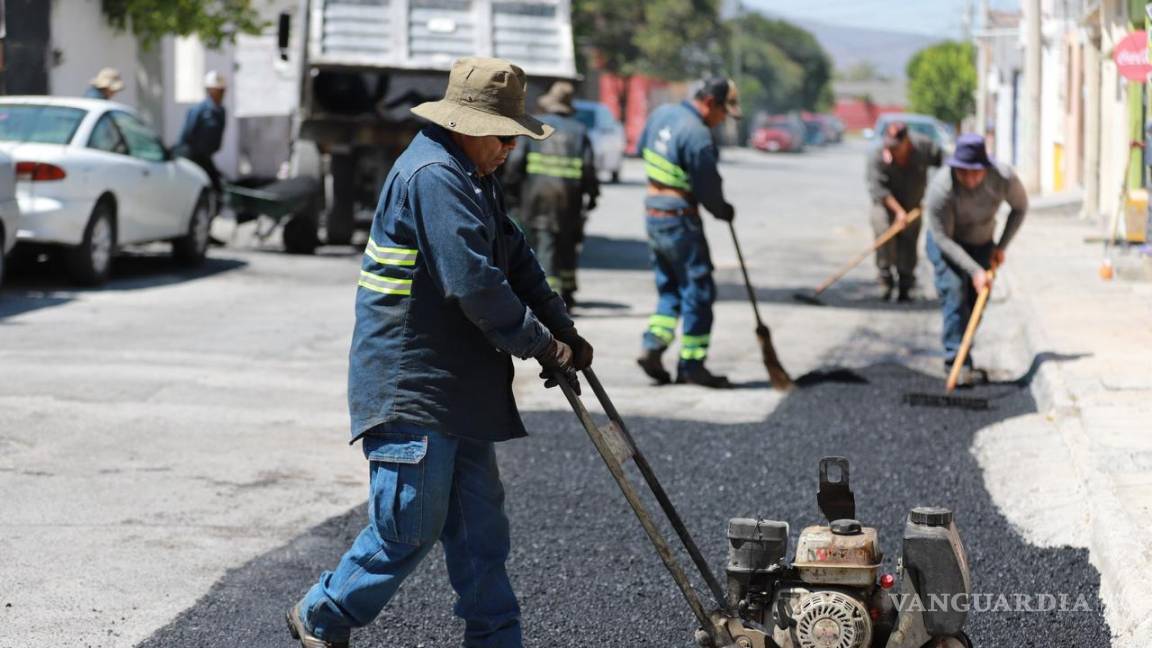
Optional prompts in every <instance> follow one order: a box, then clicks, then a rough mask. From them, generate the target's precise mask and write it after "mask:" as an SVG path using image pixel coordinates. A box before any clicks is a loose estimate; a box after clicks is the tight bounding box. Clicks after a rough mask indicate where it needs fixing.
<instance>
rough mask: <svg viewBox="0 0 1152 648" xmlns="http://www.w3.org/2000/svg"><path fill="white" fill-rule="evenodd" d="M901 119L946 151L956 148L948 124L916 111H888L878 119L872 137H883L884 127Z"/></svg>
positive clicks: (910, 129) (909, 128) (870, 135)
mask: <svg viewBox="0 0 1152 648" xmlns="http://www.w3.org/2000/svg"><path fill="white" fill-rule="evenodd" d="M895 121H900V122H904V123H905V124H907V125H908V130H909V131H911V132H913V133H917V134H919V135H922V136H924V137H927V138H929V139H931V140H932V141H933V142H936V145H937V146H939V147H940V149H941V150H942V151H944V152H946V153H951V152H952V149H953V148H955V139H954V136H953V134H952V129H951V128H949V127H948V125H947V124H945V123H944V122H942V121H940V120H939V119H936V118H935V117H933V116H931V115H919V114H916V113H886V114H883V115H880V117H878V118H877V119H876V126H875V127H874V128H873V129H872V133H870V134H869V137H870V138H874V137H883V135H884V129H885V128H887V127H888V124H891V123H892V122H895Z"/></svg>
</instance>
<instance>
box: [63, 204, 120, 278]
mask: <svg viewBox="0 0 1152 648" xmlns="http://www.w3.org/2000/svg"><path fill="white" fill-rule="evenodd" d="M115 252H116V218H115V215H114V211H113V209H112V206H111V205H110V204H109V203H108V201H105V200H101V201H100V202H98V203H96V207H95V208H94V209H93V210H92V216H91V217H90V218H89V219H88V226H87V227H85V228H84V239H83V240H82V241H80V245H77V246H76V247H74V248H71V249H69V250H68V254H67V257H66V265H67V268H68V276H69V277H71V279H72V281H74V282H76V283H77V284H80V285H81V286H98V285H100V284H102V283H104V282H105V281H107V280H108V274H109V270H110V269H111V267H112V255H113V254H114V253H115Z"/></svg>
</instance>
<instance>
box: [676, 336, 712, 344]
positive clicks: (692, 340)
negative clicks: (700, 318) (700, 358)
mask: <svg viewBox="0 0 1152 648" xmlns="http://www.w3.org/2000/svg"><path fill="white" fill-rule="evenodd" d="M680 341H681V342H682V343H683V344H684V346H686V347H706V346H708V344H709V342H711V341H712V336H711V335H685V336H683V337H681V338H680Z"/></svg>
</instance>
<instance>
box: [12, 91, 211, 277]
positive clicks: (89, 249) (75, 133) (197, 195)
mask: <svg viewBox="0 0 1152 648" xmlns="http://www.w3.org/2000/svg"><path fill="white" fill-rule="evenodd" d="M0 152H4V153H7V154H8V155H9V156H11V157H12V158H13V160H15V163H16V199H17V201H18V202H19V205H20V211H21V213H22V216H21V225H20V229H19V230H18V231H17V235H16V236H17V240H18V242H19V244H20V245H21V246H24V245H29V246H50V247H56V248H60V249H62V250H63V251H64V255H63V258H64V260H65V263H66V265H67V270H68V274H69V275H70V276H71V278H72V279H73V280H74V281H76V282H77V283H80V284H85V285H95V284H100V283H103V282H104V281H105V280H106V279H107V278H108V270H109V268H110V266H111V259H112V256H113V255H114V254H115V253H116V251H117V248H118V247H120V246H122V245H130V244H137V243H146V242H151V241H171V243H172V253H173V256H175V257H176V258H177V259H179V260H181V261H183V262H185V263H188V264H196V263H199V262H201V261H203V259H204V255H205V252H206V251H207V248H208V227H209V224H210V221H211V214H212V211H211V210H212V205H210V201H211V198H210V196H211V192H210V190H209V187H210V184H209V180H208V176H207V174H205V173H204V171H203V170H201V169H200V168H199V167H197V166H196V165H195V164H193V163H192V162H190V161H188V160H185V159H181V158H177V157H175V156H173V155H172V153H171V151H169V150H168V149H167V148H166V147H165V146H164V145H163V144H162V143H161V141H160V138H159V137H157V136H156V134H155V133H154V132H153V131H152V129H151V128H149V127H148V126H147V125H146V124H145V123H144V122H143V120H141V119H140V117H139V116H138V115H137V114H136V112H135V111H134V110H132V109H131V108H129V107H127V106H123V105H120V104H117V103H113V102H111V101H104V100H101V99H73V98H60V97H31V96H29V97H0Z"/></svg>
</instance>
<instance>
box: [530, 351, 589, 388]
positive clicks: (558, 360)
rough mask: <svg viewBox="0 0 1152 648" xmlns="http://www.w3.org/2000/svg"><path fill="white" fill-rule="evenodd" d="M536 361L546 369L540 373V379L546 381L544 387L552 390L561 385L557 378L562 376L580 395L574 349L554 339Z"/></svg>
mask: <svg viewBox="0 0 1152 648" xmlns="http://www.w3.org/2000/svg"><path fill="white" fill-rule="evenodd" d="M536 360H537V361H538V362H539V363H540V366H541V367H542V368H543V369H544V371H541V372H540V377H541V378H543V379H544V387H546V388H552V387H555V386H556V385H559V384H560V383H558V382H556V376H557V375H561V376H563V377H564V379H565V380H567V381H568V384H569V385H571V386H572V389H573V390H575V392H576V393H577V394H579V393H580V380H579V379H578V378H577V377H576V369H574V368H573V367H572V347H570V346H568V345H567V344H565V343H564V342H562V341H560V340H558V339H556V338H555V337H553V338H552V343H551V344H549V345H548V348H547V349H545V350H544V352H543V353H541V354H540V355H538V356H536Z"/></svg>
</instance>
